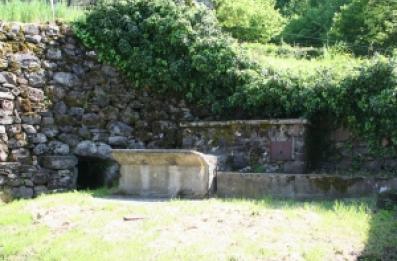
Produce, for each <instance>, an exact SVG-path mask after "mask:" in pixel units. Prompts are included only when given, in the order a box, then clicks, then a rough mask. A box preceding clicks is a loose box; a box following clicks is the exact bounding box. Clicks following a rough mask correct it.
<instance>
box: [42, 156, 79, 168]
mask: <svg viewBox="0 0 397 261" xmlns="http://www.w3.org/2000/svg"><path fill="white" fill-rule="evenodd" d="M39 162H40V164H41V165H42V166H43V167H44V168H47V169H54V170H58V169H60V170H62V169H70V168H73V167H75V166H76V165H77V163H78V161H77V158H76V157H75V156H42V157H39Z"/></svg>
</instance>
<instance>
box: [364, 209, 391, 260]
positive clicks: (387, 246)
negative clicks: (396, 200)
mask: <svg viewBox="0 0 397 261" xmlns="http://www.w3.org/2000/svg"><path fill="white" fill-rule="evenodd" d="M358 260H368V261H372V260H379V261H395V260H397V209H396V210H394V211H386V210H380V211H377V212H375V213H373V215H372V217H371V221H370V229H369V233H368V241H367V244H366V246H365V249H364V251H363V252H362V253H361V256H359V258H358Z"/></svg>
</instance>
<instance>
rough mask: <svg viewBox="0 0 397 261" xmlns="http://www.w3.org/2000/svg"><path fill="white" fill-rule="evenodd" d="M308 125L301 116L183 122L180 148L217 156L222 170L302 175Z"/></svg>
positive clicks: (304, 169) (304, 168) (304, 164)
mask: <svg viewBox="0 0 397 261" xmlns="http://www.w3.org/2000/svg"><path fill="white" fill-rule="evenodd" d="M307 124H308V122H307V121H306V120H304V119H284V120H280V119H274V120H248V121H218V122H216V121H215V122H214V121H212V122H189V123H183V124H181V128H182V137H183V141H182V147H183V148H184V149H194V150H197V151H200V152H202V153H206V154H212V155H216V156H217V157H218V160H219V169H220V170H224V171H230V170H232V171H239V172H269V173H299V174H301V173H304V172H305V171H306V156H305V133H306V126H307Z"/></svg>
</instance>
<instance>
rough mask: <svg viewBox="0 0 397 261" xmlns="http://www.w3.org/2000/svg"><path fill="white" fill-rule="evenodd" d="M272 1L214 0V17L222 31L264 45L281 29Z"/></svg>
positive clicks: (281, 25) (278, 15) (280, 17)
mask: <svg viewBox="0 0 397 261" xmlns="http://www.w3.org/2000/svg"><path fill="white" fill-rule="evenodd" d="M274 5H275V2H274V1H273V0H233V1H230V0H216V5H215V6H216V16H217V18H218V20H219V21H220V23H221V25H222V27H223V28H224V30H226V31H228V32H231V34H232V35H233V36H234V37H235V38H237V39H239V40H241V41H246V42H261V43H266V42H268V41H269V40H270V39H272V38H273V37H274V36H276V35H278V34H279V33H280V32H281V30H282V28H283V23H284V21H283V18H282V16H281V14H280V13H279V12H278V11H277V10H275V9H274Z"/></svg>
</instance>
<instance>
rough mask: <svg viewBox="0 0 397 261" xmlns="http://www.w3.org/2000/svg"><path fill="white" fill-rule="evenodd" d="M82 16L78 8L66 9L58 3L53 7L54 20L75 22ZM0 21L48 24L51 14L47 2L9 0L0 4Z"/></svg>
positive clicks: (39, 0)
mask: <svg viewBox="0 0 397 261" xmlns="http://www.w3.org/2000/svg"><path fill="white" fill-rule="evenodd" d="M82 16H84V10H83V9H81V8H78V7H67V6H66V4H65V3H61V2H59V3H58V4H56V5H55V20H60V21H64V22H70V21H75V20H77V19H78V18H80V17H82ZM0 20H3V21H11V22H24V23H31V22H49V21H53V13H52V9H51V5H50V2H49V1H45V0H31V1H23V0H11V1H1V2H0Z"/></svg>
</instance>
